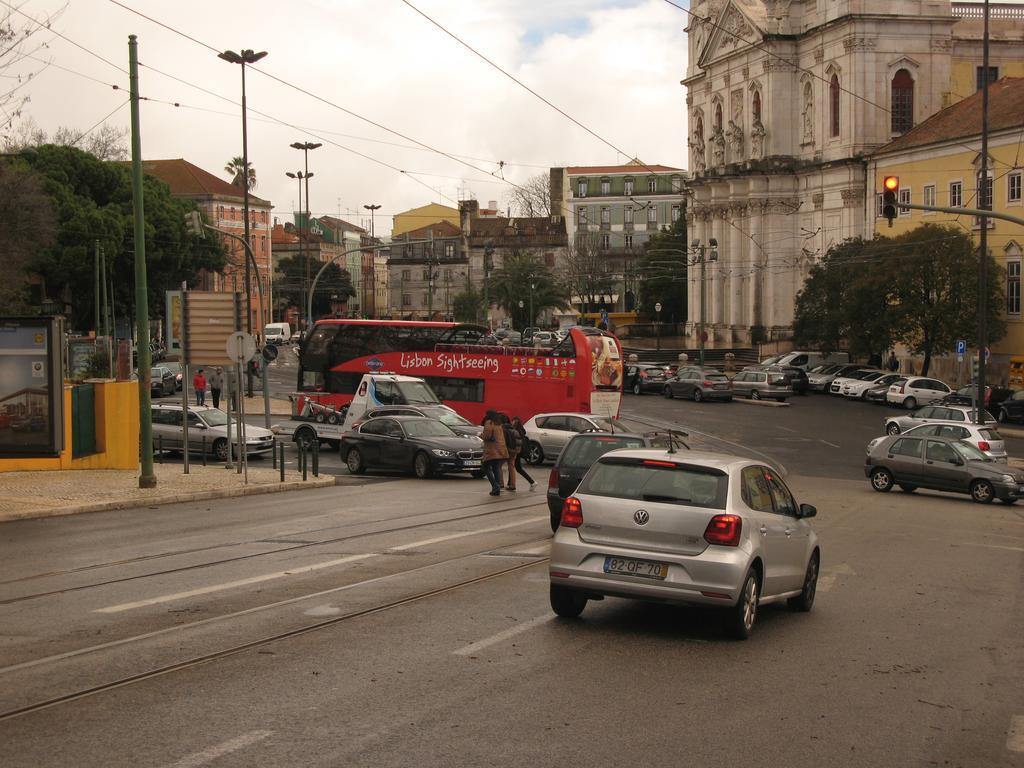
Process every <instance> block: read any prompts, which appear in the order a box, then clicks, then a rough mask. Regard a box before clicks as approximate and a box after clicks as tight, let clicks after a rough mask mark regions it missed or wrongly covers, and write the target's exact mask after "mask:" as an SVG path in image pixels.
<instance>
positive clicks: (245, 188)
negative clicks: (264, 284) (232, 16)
mask: <svg viewBox="0 0 1024 768" xmlns="http://www.w3.org/2000/svg"><path fill="white" fill-rule="evenodd" d="M266 55H267V52H266V51H259V52H258V53H257V52H256V51H253V50H252V49H251V48H244V49H242V52H241V53H240V54H238V53H235V52H234V51H223V52H221V53H218V54H217V58H219V59H223V60H224V61H226V62H229V63H230V64H241V65H242V216H244V217H245V222H244V225H243V226H244V230H243V231H244V232H245V235H244V237H245V242H246V243H248V242H249V132H248V128H247V127H246V121H245V65H246V64H255V63H256V62H257V61H259V60H260V59H262V58H263V57H264V56H266ZM245 330H246V332H247V333H249V334H250V335H251V334H252V283H251V274H250V272H249V260H248V259H246V261H245ZM246 370H247V371H248V373H247V376H246V395H247V396H248V397H252V370H251V369H250V368H249V367H248V366H246Z"/></svg>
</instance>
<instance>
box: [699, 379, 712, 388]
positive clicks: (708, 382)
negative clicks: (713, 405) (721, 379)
mask: <svg viewBox="0 0 1024 768" xmlns="http://www.w3.org/2000/svg"><path fill="white" fill-rule="evenodd" d="M701 384H703V385H704V386H705V387H713V386H714V385H715V383H714V382H713V381H708V380H707V379H704V381H702V382H701Z"/></svg>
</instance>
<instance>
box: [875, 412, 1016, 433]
mask: <svg viewBox="0 0 1024 768" xmlns="http://www.w3.org/2000/svg"><path fill="white" fill-rule="evenodd" d="M984 416H985V422H986V423H987V424H993V425H994V424H995V421H996V420H995V419H994V418H992V414H991V413H989V412H988V411H985V412H984ZM974 420H975V413H974V409H973V408H972V407H971V406H969V405H926V406H925V407H924V408H918V409H917V410H916V411H914V412H913V413H911V414H908V415H906V416H886V417H885V421H884V425H885V434H887V435H898V434H900V432H906V431H907V430H908V429H913V428H914V427H917V426H920V425H921V424H930V423H932V422H934V421H950V422H958V423H961V424H962V423H964V422H968V421H974Z"/></svg>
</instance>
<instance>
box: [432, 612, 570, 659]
mask: <svg viewBox="0 0 1024 768" xmlns="http://www.w3.org/2000/svg"><path fill="white" fill-rule="evenodd" d="M552 618H553V617H552V615H551V614H550V613H546V614H544V615H543V616H538V617H537V618H535V619H530V620H529V621H524V622H521V623H519V624H515V625H514V626H511V627H509V628H508V629H506V630H504V631H502V632H499V633H498V634H496V635H491V636H490V637H487V638H484V639H483V640H478V641H477V642H475V643H470V644H469V645H464V646H462V647H461V648H459V649H457V650H454V651H452V654H453V655H455V656H472V655H473V654H474V653H476V652H477V651H482V650H483V649H484V648H487V647H488V646H491V645H496V644H497V643H503V642H505V641H506V640H508V639H510V638H513V637H515V636H516V635H520V634H522V633H523V632H529V631H530V630H531V629H534V628H535V627H539V626H540V625H541V624H545V623H547V622H549V621H551V619H552Z"/></svg>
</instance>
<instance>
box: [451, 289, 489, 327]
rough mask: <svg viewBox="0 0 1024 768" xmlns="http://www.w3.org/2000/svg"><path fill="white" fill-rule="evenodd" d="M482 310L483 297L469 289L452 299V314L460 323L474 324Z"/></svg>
mask: <svg viewBox="0 0 1024 768" xmlns="http://www.w3.org/2000/svg"><path fill="white" fill-rule="evenodd" d="M483 308H484V297H483V296H482V295H481V294H480V293H479V292H478V291H475V290H473V289H472V288H470V289H469V290H466V291H463V292H462V293H460V294H458V295H457V296H455V298H454V299H452V314H454V315H455V319H456V320H457V321H458V322H460V323H475V322H476V321H477V319H478V318H479V317H480V315H481V313H482V312H483Z"/></svg>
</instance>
